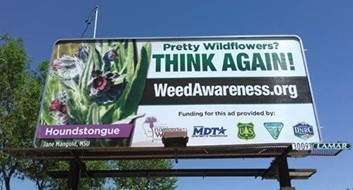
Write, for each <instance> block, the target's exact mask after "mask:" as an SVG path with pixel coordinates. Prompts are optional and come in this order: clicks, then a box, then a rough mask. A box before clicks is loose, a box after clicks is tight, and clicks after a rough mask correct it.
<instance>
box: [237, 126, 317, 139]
mask: <svg viewBox="0 0 353 190" xmlns="http://www.w3.org/2000/svg"><path fill="white" fill-rule="evenodd" d="M237 127H238V134H237V136H238V138H239V139H244V140H251V139H255V137H256V134H255V129H254V128H255V126H254V124H253V123H238V124H237ZM264 127H265V128H266V130H267V131H268V133H269V134H270V135H271V136H272V138H273V139H275V140H277V139H278V137H279V135H280V134H281V131H282V129H283V127H284V125H283V123H282V122H266V123H264ZM293 132H294V135H295V136H297V137H299V138H301V139H303V140H307V139H309V138H310V137H312V136H314V129H313V126H311V125H309V124H308V123H305V122H301V123H298V124H297V125H295V126H293Z"/></svg>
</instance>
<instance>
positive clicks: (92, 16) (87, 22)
mask: <svg viewBox="0 0 353 190" xmlns="http://www.w3.org/2000/svg"><path fill="white" fill-rule="evenodd" d="M96 8H97V7H95V8H94V9H92V10H91V11H90V13H89V15H88V17H87V19H86V20H85V23H86V28H85V30H84V31H83V32H82V35H81V38H83V36H84V35H85V33H86V31H87V29H88V27H89V25H90V24H91V23H92V21H93V20H94V18H95V10H96Z"/></svg>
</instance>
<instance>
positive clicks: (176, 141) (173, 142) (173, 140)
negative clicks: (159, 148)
mask: <svg viewBox="0 0 353 190" xmlns="http://www.w3.org/2000/svg"><path fill="white" fill-rule="evenodd" d="M188 141H189V137H188V135H187V132H186V131H165V132H164V134H163V137H162V142H163V144H164V147H186V144H187V143H188Z"/></svg>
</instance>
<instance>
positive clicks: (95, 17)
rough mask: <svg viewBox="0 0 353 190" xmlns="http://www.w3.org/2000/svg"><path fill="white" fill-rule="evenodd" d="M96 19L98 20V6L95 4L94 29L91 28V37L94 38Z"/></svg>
mask: <svg viewBox="0 0 353 190" xmlns="http://www.w3.org/2000/svg"><path fill="white" fill-rule="evenodd" d="M97 21H98V6H96V11H95V14H94V29H93V38H96V32H97Z"/></svg>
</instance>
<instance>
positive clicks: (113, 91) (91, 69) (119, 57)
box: [39, 40, 151, 146]
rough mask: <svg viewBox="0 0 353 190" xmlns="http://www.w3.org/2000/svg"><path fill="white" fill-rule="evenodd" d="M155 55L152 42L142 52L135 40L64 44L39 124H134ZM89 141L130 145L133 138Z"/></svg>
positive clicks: (54, 65) (51, 70) (56, 52)
mask: <svg viewBox="0 0 353 190" xmlns="http://www.w3.org/2000/svg"><path fill="white" fill-rule="evenodd" d="M150 54H151V45H150V43H149V42H146V43H144V44H143V45H142V46H141V48H140V49H139V50H138V49H137V45H136V42H135V41H134V40H95V41H90V40H87V41H81V42H78V41H70V40H68V41H59V42H58V43H56V45H55V47H54V52H53V55H52V57H53V58H52V61H51V64H50V68H49V74H48V78H47V83H46V89H45V91H44V95H43V100H42V108H41V113H40V121H39V125H100V124H127V123H132V122H133V120H134V119H135V118H137V117H139V116H138V115H136V112H137V108H138V105H139V102H140V100H141V98H142V96H143V91H144V86H145V81H146V78H147V70H148V64H149V61H150ZM72 140H73V139H55V140H53V139H51V140H49V139H47V140H42V141H46V142H54V141H61V142H70V141H72ZM80 140H82V139H80ZM86 140H89V141H90V146H128V143H129V142H128V141H129V139H86ZM40 143H42V142H40Z"/></svg>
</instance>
